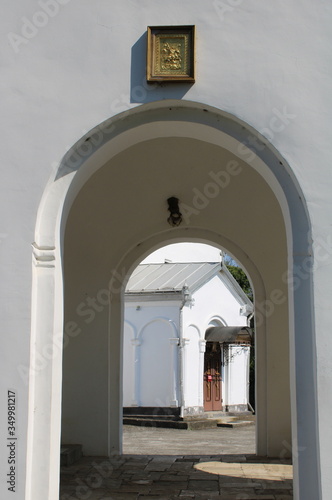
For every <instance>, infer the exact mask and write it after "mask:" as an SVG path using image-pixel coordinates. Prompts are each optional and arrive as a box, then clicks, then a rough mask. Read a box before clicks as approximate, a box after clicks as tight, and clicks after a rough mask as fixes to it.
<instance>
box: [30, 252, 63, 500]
mask: <svg viewBox="0 0 332 500" xmlns="http://www.w3.org/2000/svg"><path fill="white" fill-rule="evenodd" d="M58 265H59V259H57V260H56V251H55V249H54V248H39V247H37V246H36V245H34V247H33V278H32V280H33V281H32V325H31V351H30V371H29V375H30V380H29V413H28V415H29V416H28V443H27V482H26V500H45V499H47V500H58V499H59V474H60V432H61V387H62V338H63V311H62V304H61V303H60V302H59V303H58V302H57V300H56V290H58V291H60V290H61V291H62V278H61V269H56V266H58ZM56 271H57V272H58V274H57V272H56Z"/></svg>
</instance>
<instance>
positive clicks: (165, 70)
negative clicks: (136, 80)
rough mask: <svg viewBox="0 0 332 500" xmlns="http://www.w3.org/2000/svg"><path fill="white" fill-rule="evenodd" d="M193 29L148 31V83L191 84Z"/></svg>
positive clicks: (189, 27)
mask: <svg viewBox="0 0 332 500" xmlns="http://www.w3.org/2000/svg"><path fill="white" fill-rule="evenodd" d="M194 28H195V27H194V26H173V27H162V26H159V27H149V28H148V47H147V49H148V50H147V80H148V81H167V80H168V81H187V82H194V81H195V79H194V33H195V30H194Z"/></svg>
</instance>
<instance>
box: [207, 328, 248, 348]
mask: <svg viewBox="0 0 332 500" xmlns="http://www.w3.org/2000/svg"><path fill="white" fill-rule="evenodd" d="M252 335H253V332H252V329H251V328H248V327H246V326H211V327H210V328H208V329H207V330H206V332H205V340H206V341H207V342H220V343H228V344H233V343H246V344H251V340H252Z"/></svg>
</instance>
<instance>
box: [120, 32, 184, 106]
mask: <svg viewBox="0 0 332 500" xmlns="http://www.w3.org/2000/svg"><path fill="white" fill-rule="evenodd" d="M146 42H147V34H146V33H144V34H143V35H142V36H141V37H140V38H139V39H138V40H137V42H136V43H135V44H134V45H133V47H132V49H131V76H130V80H131V81H130V102H132V103H139V104H143V103H146V102H152V101H156V100H162V99H181V98H182V97H183V96H185V95H186V93H187V92H188V91H189V90H190V87H191V86H192V85H193V84H192V83H182V82H160V83H159V82H152V83H148V82H147V81H146Z"/></svg>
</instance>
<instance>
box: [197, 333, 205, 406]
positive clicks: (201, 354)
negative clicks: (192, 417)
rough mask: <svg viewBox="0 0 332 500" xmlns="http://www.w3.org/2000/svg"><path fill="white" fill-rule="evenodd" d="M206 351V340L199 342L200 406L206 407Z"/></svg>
mask: <svg viewBox="0 0 332 500" xmlns="http://www.w3.org/2000/svg"><path fill="white" fill-rule="evenodd" d="M205 349H206V340H199V381H200V382H199V389H198V398H199V399H198V404H199V406H204V388H203V384H204V354H205Z"/></svg>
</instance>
